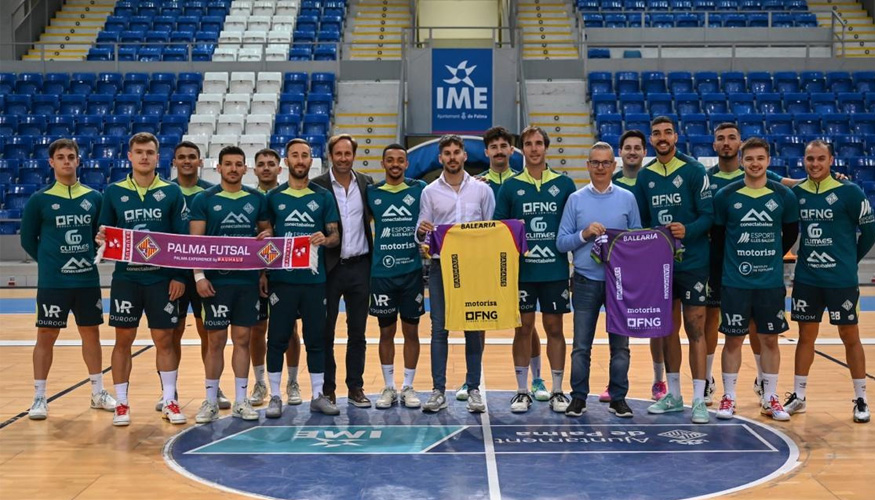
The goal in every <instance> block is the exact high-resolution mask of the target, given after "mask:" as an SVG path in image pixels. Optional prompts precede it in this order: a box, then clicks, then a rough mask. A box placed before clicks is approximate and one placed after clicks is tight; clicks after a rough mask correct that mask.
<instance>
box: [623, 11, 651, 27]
mask: <svg viewBox="0 0 875 500" xmlns="http://www.w3.org/2000/svg"><path fill="white" fill-rule="evenodd" d="M649 23H650V14H645V13H643V12H630V13H627V14H626V26H627V27H629V28H641V27H645V26H647V25H648V24H649Z"/></svg>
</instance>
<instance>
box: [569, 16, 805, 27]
mask: <svg viewBox="0 0 875 500" xmlns="http://www.w3.org/2000/svg"><path fill="white" fill-rule="evenodd" d="M583 23H584V27H586V28H640V27H650V28H700V27H702V26H708V27H709V28H768V27H772V28H816V27H817V16H816V15H815V14H812V13H810V12H801V13H793V14H789V13H787V14H785V13H749V14H744V13H742V14H725V13H721V14H718V13H708V14H702V13H690V12H686V13H649V14H644V13H643V12H638V13H626V14H594V13H587V14H584V15H583Z"/></svg>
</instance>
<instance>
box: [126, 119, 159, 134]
mask: <svg viewBox="0 0 875 500" xmlns="http://www.w3.org/2000/svg"><path fill="white" fill-rule="evenodd" d="M160 122H161V117H160V116H158V115H143V116H134V117H133V119H132V120H131V133H132V134H138V133H140V132H149V133H150V134H157V133H158V126H159V124H160Z"/></svg>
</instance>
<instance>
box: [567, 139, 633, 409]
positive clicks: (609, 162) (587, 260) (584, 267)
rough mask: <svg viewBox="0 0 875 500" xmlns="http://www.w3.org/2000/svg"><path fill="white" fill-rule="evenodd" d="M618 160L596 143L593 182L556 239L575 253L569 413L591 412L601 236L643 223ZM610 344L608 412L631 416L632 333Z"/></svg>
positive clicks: (611, 336) (601, 299)
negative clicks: (617, 172) (619, 177)
mask: <svg viewBox="0 0 875 500" xmlns="http://www.w3.org/2000/svg"><path fill="white" fill-rule="evenodd" d="M616 166H617V163H616V160H614V151H613V148H611V146H610V145H609V144H607V143H605V142H597V143H595V144H594V145H593V147H592V149H590V152H589V161H588V162H587V170H588V171H589V178H590V181H591V182H590V183H589V184H587V185H586V186H584V187H583V188H581V189H579V190H578V191H576V192H574V193H573V194H572V195H571V196H570V197H569V198H568V202H567V203H566V205H565V209H564V211H563V213H562V221H561V223H560V226H559V232H558V236H557V241H556V247H557V248H558V249H559V251H566V252H567V251H571V252H573V254H574V278H573V280H574V285H573V286H574V291H573V294H572V296H571V297H572V300H573V302H574V344H573V346H574V347H573V349H572V350H571V398H572V399H571V404H569V405H568V408H567V409H566V410H565V414H566V415H567V416H569V417H579V416H581V415H583V414H584V413H585V412H586V398H587V397H588V396H589V374H590V358H591V353H592V342H593V339H594V338H595V329H596V324H597V323H598V318H599V311H600V310H601V308H602V307H603V306H604V305H605V269H604V266H603V265H601V264H599V263H596V262H595V261H594V260H593V258H592V257H591V255H590V252H591V251H592V246H593V243H594V242H595V240H596V238H598V237H599V236H601V235H603V234H605V231H606V230H607V229H608V228H610V229H637V228H640V227H641V220H640V217H639V215H638V205H637V203H636V201H635V196H634V195H633V194H632V193H631V192H629V191H628V190H625V189H617V188H616V187H615V185H614V183H613V182H611V174H613V173H614V169H615V168H616ZM608 342H609V344H610V349H611V361H610V382H609V384H608V392H609V395H610V406H609V407H608V411H609V412H611V413H613V414H615V415H617V416H618V417H631V416H632V409H631V408H629V405H628V404H627V403H626V394H627V393H628V392H629V338H628V337H626V336H623V335H618V334H615V333H608Z"/></svg>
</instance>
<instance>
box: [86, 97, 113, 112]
mask: <svg viewBox="0 0 875 500" xmlns="http://www.w3.org/2000/svg"><path fill="white" fill-rule="evenodd" d="M114 97H115V96H112V95H109V94H92V95H90V96H88V105H87V107H86V108H85V112H86V113H87V114H89V115H109V114H111V113H112V108H113V100H114Z"/></svg>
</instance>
